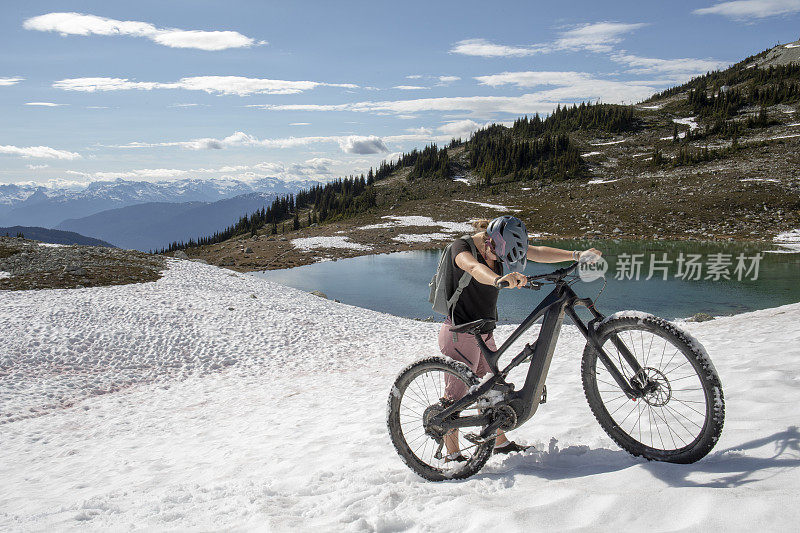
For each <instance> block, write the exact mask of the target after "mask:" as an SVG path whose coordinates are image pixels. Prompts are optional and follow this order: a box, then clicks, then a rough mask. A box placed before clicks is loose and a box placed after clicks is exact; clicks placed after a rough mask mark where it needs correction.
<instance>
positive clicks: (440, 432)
mask: <svg viewBox="0 0 800 533" xmlns="http://www.w3.org/2000/svg"><path fill="white" fill-rule="evenodd" d="M452 403H453V402H450V401H448V400H446V399H444V398H442V399H441V400H439V402H437V403H435V404H433V405H431V406H428V407H427V408H426V409H425V411H423V413H422V427H423V428H424V429H425V433H426V434H427V435H429V436H430V437H433V438H434V439H441V438H442V437H444V434H445V433H446V432H445V429H444V428H443V427H441V426H438V425H435V424H432V423H431V419H432V418H433V417H435V416H436V415H438V414H439V413H441V412H442V411H444V410H445V409H446V408H447V407H448V406H449V405H451V404H452Z"/></svg>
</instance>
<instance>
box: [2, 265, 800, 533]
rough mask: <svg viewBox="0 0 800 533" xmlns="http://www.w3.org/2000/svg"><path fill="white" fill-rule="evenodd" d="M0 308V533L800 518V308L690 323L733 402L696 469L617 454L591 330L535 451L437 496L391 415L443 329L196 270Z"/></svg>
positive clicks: (559, 376)
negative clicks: (597, 398)
mask: <svg viewBox="0 0 800 533" xmlns="http://www.w3.org/2000/svg"><path fill="white" fill-rule="evenodd" d="M532 296H534V297H535V296H536V295H532ZM0 298H1V299H0V331H2V335H3V337H4V338H3V341H2V342H1V343H0V380H1V381H0V402H1V403H0V413H2V417H3V418H2V420H4V421H5V423H0V479H2V480H3V481H2V483H0V529H2V530H52V529H57V530H64V529H81V530H83V529H86V528H90V529H95V530H108V529H114V530H119V529H150V530H152V529H159V530H163V529H175V530H187V529H202V530H209V529H231V528H236V529H261V530H264V529H266V530H278V531H298V530H299V531H311V530H313V531H403V530H413V531H436V532H445V531H460V532H461V531H486V530H495V529H497V530H502V531H523V530H524V531H543V530H544V531H566V530H584V531H598V530H600V531H603V530H604V531H608V530H615V529H622V528H624V529H626V530H627V529H633V528H646V529H648V530H650V531H679V530H692V531H694V530H701V529H702V530H712V531H717V530H737V531H741V530H754V529H756V528H757V529H758V530H765V529H766V530H794V528H795V526H796V524H797V523H798V520H800V511H798V505H797V503H798V496H797V494H798V491H799V489H800V476H799V475H798V473H799V472H800V469H799V467H800V431H799V430H798V428H797V422H798V420H799V419H800V371H798V364H799V363H800V348H799V346H800V328H797V326H796V324H797V322H798V319H800V304H793V305H788V306H784V307H781V308H777V309H769V310H764V311H758V312H755V313H748V314H743V315H738V316H735V317H728V318H720V319H717V320H714V321H711V322H705V323H701V324H686V327H687V328H688V329H689V330H690V331H691V332H692V333H693V334H694V335H695V336H697V337H698V339H699V340H700V341H701V342H703V343H704V344H705V346H706V348H707V349H708V351H709V352H710V354H711V357H712V358H713V360H714V363H715V365H716V367H717V369H718V371H719V373H720V375H721V377H722V381H723V385H724V387H725V393H726V400H727V420H726V424H725V429H724V431H723V436H722V439H721V440H720V442H719V443H718V445H717V447H716V449H715V450H714V451H713V452H712V454H711V455H710V456H708V457H706V458H705V459H704V460H702V461H700V462H699V463H697V464H694V465H671V464H662V463H648V462H646V461H643V460H640V459H636V458H633V457H631V456H629V455H628V454H627V453H625V452H623V451H620V450H619V449H617V448H616V447H615V446H614V445H613V443H612V442H611V441H610V439H608V437H606V436H605V434H604V433H603V432H602V430H601V429H600V427H599V426H598V425H597V423H596V422H595V420H594V418H593V417H592V415H591V412H590V411H589V408H588V406H587V405H586V402H585V400H584V398H583V393H582V391H581V388H580V374H579V366H580V361H579V356H580V353H581V350H582V345H583V342H581V341H582V338H581V337H580V336H579V334H578V333H577V331H576V330H575V329H574V328H573V327H571V326H565V328H564V330H563V334H562V337H561V339H560V341H559V344H558V348H557V352H556V356H555V358H554V360H553V365H552V368H551V373H550V377H549V379H548V390H549V394H548V403H547V404H546V405H544V406H542V407H541V408H540V409H539V412H538V413H537V415H536V416H535V417H534V418H533V419H532V420H531V421H530V422H528V423H527V424H526V425H525V426H523V427H522V428H521V429H519V430H517V431H516V432H514V435H513V436H514V437H515V438H517V439H520V440H523V441H528V442H532V443H535V444H536V445H537V448H538V451H535V452H527V453H525V454H522V455H517V456H512V457H507V458H492V459H491V460H490V461H489V463H488V464H487V466H486V467H485V468H484V469H483V470H482V471H481V472H480V473H479V474H478V475H476V476H475V477H473V478H471V479H469V480H466V481H460V482H445V483H438V484H434V483H429V482H426V481H424V480H422V479H421V478H419V477H417V476H416V475H415V474H413V473H412V472H411V471H409V470H408V469H407V468H406V466H405V465H404V464H403V463H402V462H401V461H400V459H399V457H398V456H397V455H396V453H395V452H394V449H393V448H392V446H391V444H390V442H389V439H388V436H387V433H386V428H385V418H384V417H385V413H384V406H385V400H386V397H387V394H388V391H389V386H390V384H391V382H392V380H393V378H394V376H395V374H396V373H397V371H399V370H400V369H401V368H402V366H404V365H405V364H406V363H408V362H410V361H411V360H413V359H415V358H418V357H422V356H426V355H430V354H432V353H437V352H438V348H437V339H436V331H437V325H436V324H427V323H420V322H415V321H411V320H406V319H402V318H397V317H392V316H388V315H384V314H380V313H376V312H372V311H368V310H364V309H358V308H354V307H350V306H346V305H342V304H336V303H334V302H330V301H327V300H323V299H320V298H317V297H315V296H311V295H308V294H305V293H302V292H299V291H295V290H293V289H288V288H283V287H280V286H278V285H275V284H271V283H270V282H267V281H264V280H261V279H257V278H254V277H249V276H245V275H241V274H237V273H233V272H231V271H227V270H223V269H218V268H215V267H211V266H206V265H200V264H197V263H191V262H182V261H173V262H171V263H170V269H169V270H168V272H167V273H166V274H165V276H164V277H163V278H162V279H161V280H159V281H158V282H156V283H151V284H141V285H130V286H117V287H105V288H98V289H81V290H69V291H65V290H51V291H36V292H34V291H31V292H16V293H3V294H2V295H1V296H0ZM609 311H611V310H609ZM509 332H510V328H508V327H504V328H501V329H500V331H499V336H500V337H504V336H506V335H508V333H509ZM108 390H114V391H115V392H112V393H109V394H98V393H101V392H104V391H108ZM498 528H499V529H498Z"/></svg>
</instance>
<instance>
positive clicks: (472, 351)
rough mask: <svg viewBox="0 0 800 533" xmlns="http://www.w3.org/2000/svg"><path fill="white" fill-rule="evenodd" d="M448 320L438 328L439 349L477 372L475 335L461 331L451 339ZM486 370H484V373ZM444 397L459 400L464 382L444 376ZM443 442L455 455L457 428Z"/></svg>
mask: <svg viewBox="0 0 800 533" xmlns="http://www.w3.org/2000/svg"><path fill="white" fill-rule="evenodd" d="M450 325H451V324H450V320H449V319H448V320H445V322H444V324H442V328H441V329H440V330H439V349H440V350H441V351H442V353H443V354H444V355H446V356H448V357H449V358H451V359H453V360H455V361H460V362H462V363H464V364H465V365H467V366H468V367H469V368H470V369H471V370H472V371H473V372H475V373H476V374H477V372H478V368H479V364H480V360H481V353H480V348H478V343H477V342H475V337H473V336H472V335H467V334H465V333H461V334H459V335H457V337H456V339H455V340H453V333H452V332H451V331H450ZM485 373H486V371H484V374H485ZM444 383H445V388H444V391H445V397H446V398H447V399H448V400H451V401H456V400H460V399H461V398H463V397H464V395H465V394H466V393H467V387H466V385H464V383H463V382H462V381H461V380H460V379H457V378H455V377H453V376H449V375H447V376H445V378H444ZM444 444H445V446H446V448H447V454H448V455H451V456H453V455H455V454H457V453H458V452H459V445H458V430H455V429H454V430H452V431H450V433H448V434H447V435H445V437H444Z"/></svg>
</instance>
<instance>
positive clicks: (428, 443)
mask: <svg viewBox="0 0 800 533" xmlns="http://www.w3.org/2000/svg"><path fill="white" fill-rule="evenodd" d="M477 384H478V377H477V376H476V375H475V374H474V373H473V372H472V370H470V369H469V368H468V367H467V366H466V365H465V364H463V363H459V362H457V361H453V360H452V359H446V358H444V357H430V358H428V359H423V360H421V361H417V362H416V363H413V364H411V365H409V366H408V367H406V368H405V369H404V370H403V371H402V372H400V375H399V376H397V379H396V380H395V382H394V385H393V386H392V392H391V393H390V394H389V402H388V405H387V413H386V424H387V426H388V428H389V436H390V437H391V439H392V444H394V447H395V449H396V450H397V453H398V454H400V457H401V458H402V459H403V461H404V462H405V463H406V464H407V465H408V466H409V468H411V470H413V471H414V472H416V473H417V474H419V475H420V476H422V477H423V478H425V479H428V480H430V481H442V480H445V479H463V478H466V477H469V476H471V475H473V474H475V473H476V472H477V471H478V470H480V469H481V467H483V465H484V464H486V461H488V460H489V457H490V456H491V454H492V449H493V448H494V441H495V439H494V438H489V439H486V440H484V441H481V442H479V443H476V441H475V439H474V438H473V439H472V440H470V438H469V437H468V434H465V431H466V432H469V431H470V430H473V431H475V433H480V428H464V429H463V430H462V431H450V432H445V431H443V430H438V429H437V428H436V427H432V426H431V424H429V420H430V419H431V417H432V416H433V415H435V414H437V413H439V412H441V411H442V410H443V409H445V408H446V407H447V406H448V405H451V404H452V402H453V401H454V400H457V399H459V398H461V397H462V396H463V394H464V393H465V392H466V391H467V390H468V389H469V388H470V387H473V386H475V385H477ZM477 414H478V410H477V409H476V408H475V405H472V406H471V407H470V408H468V409H464V410H462V411H460V412H459V413H456V414H455V415H454V416H475V415H477Z"/></svg>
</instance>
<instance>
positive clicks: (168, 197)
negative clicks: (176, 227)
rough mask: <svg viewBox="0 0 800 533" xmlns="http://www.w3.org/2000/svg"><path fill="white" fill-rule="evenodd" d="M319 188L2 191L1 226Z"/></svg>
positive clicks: (281, 184)
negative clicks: (133, 207)
mask: <svg viewBox="0 0 800 533" xmlns="http://www.w3.org/2000/svg"><path fill="white" fill-rule="evenodd" d="M314 183H316V182H315V181H291V182H286V181H283V180H280V179H278V178H262V179H259V180H256V181H252V182H246V181H241V180H234V179H217V180H200V179H182V180H176V181H163V182H148V181H134V180H125V179H117V180H114V181H96V182H92V183H90V184H88V185H85V186H81V187H66V186H65V187H43V186H39V185H19V184H9V185H0V226H15V225H21V226H42V227H48V228H52V227H55V226H57V225H58V224H60V223H61V222H63V221H65V220H67V219H72V218H79V217H86V216H89V215H93V214H95V213H100V212H102V211H106V210H109V209H119V208H122V207H127V206H131V205H136V204H143V203H147V202H169V203H182V202H217V201H219V200H226V199H229V198H233V197H236V196H241V195H247V194H253V193H266V194H269V195H271V196H273V197H274V196H278V195H281V194H288V193H294V192H297V191H299V190H301V189H304V188H307V187H309V186H310V185H312V184H314Z"/></svg>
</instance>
